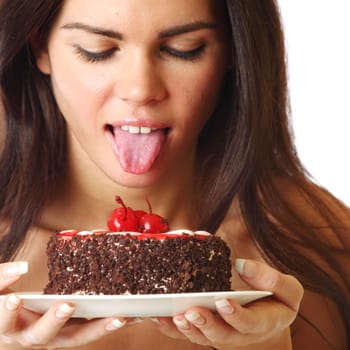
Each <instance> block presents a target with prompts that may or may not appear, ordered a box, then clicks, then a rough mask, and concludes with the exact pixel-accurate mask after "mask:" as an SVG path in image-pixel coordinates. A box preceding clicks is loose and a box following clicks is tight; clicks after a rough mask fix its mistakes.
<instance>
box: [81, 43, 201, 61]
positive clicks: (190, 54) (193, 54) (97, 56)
mask: <svg viewBox="0 0 350 350" xmlns="http://www.w3.org/2000/svg"><path fill="white" fill-rule="evenodd" d="M75 50H76V53H77V54H78V56H79V57H81V58H82V59H84V60H85V61H86V62H88V63H96V62H102V61H107V60H108V59H110V58H112V56H113V54H114V53H115V52H116V51H118V49H117V48H112V49H109V50H106V51H102V52H91V51H87V50H84V49H83V48H82V47H80V46H75ZM204 50H205V44H202V45H200V46H199V47H196V48H195V49H193V50H189V51H178V50H174V49H171V48H169V47H162V48H161V49H160V51H161V52H162V53H165V54H167V55H169V56H171V57H174V58H176V59H180V60H184V61H195V60H197V59H199V58H200V57H201V55H202V54H203V52H204Z"/></svg>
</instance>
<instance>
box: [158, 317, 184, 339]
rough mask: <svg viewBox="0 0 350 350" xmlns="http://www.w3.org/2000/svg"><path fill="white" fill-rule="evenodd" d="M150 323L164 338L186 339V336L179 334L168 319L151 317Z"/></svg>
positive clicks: (170, 319)
mask: <svg viewBox="0 0 350 350" xmlns="http://www.w3.org/2000/svg"><path fill="white" fill-rule="evenodd" d="M151 320H152V322H153V323H154V325H155V326H156V327H158V329H159V330H160V331H161V332H162V333H163V334H164V335H166V336H168V337H170V338H173V339H186V336H185V335H183V334H182V332H180V331H179V330H178V329H177V327H176V326H175V324H174V322H173V320H172V318H170V317H153V318H151Z"/></svg>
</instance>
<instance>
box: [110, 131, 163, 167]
mask: <svg viewBox="0 0 350 350" xmlns="http://www.w3.org/2000/svg"><path fill="white" fill-rule="evenodd" d="M164 140H165V134H164V130H163V129H159V130H155V131H152V132H151V133H149V134H131V133H129V132H127V131H123V130H122V129H120V128H114V137H113V141H114V145H115V150H116V155H117V158H118V160H119V163H120V165H121V167H122V168H123V169H124V171H126V172H128V173H133V174H143V173H145V172H147V171H148V170H149V169H150V168H151V167H152V165H153V163H154V162H155V160H156V158H157V156H158V154H159V152H160V149H161V147H162V145H163V143H164Z"/></svg>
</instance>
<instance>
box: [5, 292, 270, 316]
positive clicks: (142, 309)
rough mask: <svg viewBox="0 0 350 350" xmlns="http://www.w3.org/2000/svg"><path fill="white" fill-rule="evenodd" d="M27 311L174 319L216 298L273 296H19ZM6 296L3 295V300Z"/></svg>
mask: <svg viewBox="0 0 350 350" xmlns="http://www.w3.org/2000/svg"><path fill="white" fill-rule="evenodd" d="M17 295H18V296H19V297H20V298H21V299H22V300H23V302H24V307H25V308H26V309H29V310H32V311H35V312H38V313H44V312H45V311H47V310H48V309H49V308H50V306H51V305H53V304H54V303H55V302H57V301H66V302H71V303H73V304H74V305H75V313H74V315H73V317H84V318H95V317H109V316H125V317H138V316H140V317H150V316H174V315H177V314H180V313H183V312H185V311H186V310H187V309H188V308H189V307H193V306H202V307H206V308H208V309H211V310H215V299H218V298H232V299H234V300H236V301H237V302H238V303H240V304H242V305H244V304H247V303H249V302H252V301H254V300H257V299H260V298H263V297H266V296H269V295H271V293H270V292H265V291H234V292H209V293H179V294H143V295H56V294H54V295H53V294H42V293H41V292H40V293H36V292H33V293H17ZM2 298H4V296H0V300H1V299H2Z"/></svg>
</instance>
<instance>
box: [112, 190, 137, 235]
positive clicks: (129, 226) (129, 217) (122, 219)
mask: <svg viewBox="0 0 350 350" xmlns="http://www.w3.org/2000/svg"><path fill="white" fill-rule="evenodd" d="M115 200H116V202H117V203H118V204H120V205H121V206H122V207H121V208H116V209H114V210H113V211H112V213H111V215H110V217H109V219H108V222H107V225H108V228H109V229H110V230H111V231H115V232H120V231H132V232H138V231H139V225H138V219H137V216H136V215H135V212H134V211H133V210H132V209H131V208H129V207H126V205H125V204H124V202H123V200H122V199H121V198H120V197H119V196H116V197H115Z"/></svg>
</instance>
